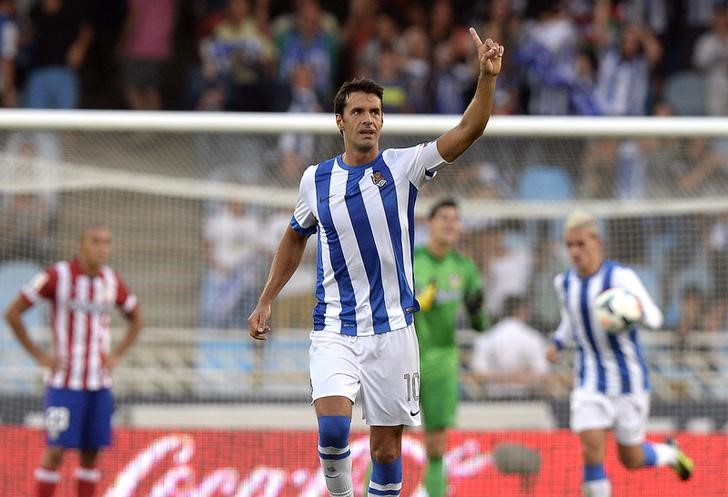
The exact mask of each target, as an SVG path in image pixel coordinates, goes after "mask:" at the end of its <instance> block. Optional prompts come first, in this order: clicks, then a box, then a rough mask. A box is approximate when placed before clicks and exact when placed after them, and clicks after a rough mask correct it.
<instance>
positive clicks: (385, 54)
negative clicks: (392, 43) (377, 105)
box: [373, 46, 413, 113]
mask: <svg viewBox="0 0 728 497" xmlns="http://www.w3.org/2000/svg"><path fill="white" fill-rule="evenodd" d="M373 77H374V79H375V80H376V81H377V83H379V84H380V85H382V87H383V88H384V95H383V97H382V110H383V111H384V112H386V113H404V112H411V111H412V108H413V105H412V104H410V101H409V94H408V93H407V89H408V83H409V82H408V81H407V74H406V73H405V72H404V71H403V70H402V59H401V57H400V55H399V54H398V53H397V52H396V51H395V50H394V49H393V48H392V47H389V46H384V47H382V48H381V50H380V51H379V58H378V61H377V67H376V70H375V71H374V73H373Z"/></svg>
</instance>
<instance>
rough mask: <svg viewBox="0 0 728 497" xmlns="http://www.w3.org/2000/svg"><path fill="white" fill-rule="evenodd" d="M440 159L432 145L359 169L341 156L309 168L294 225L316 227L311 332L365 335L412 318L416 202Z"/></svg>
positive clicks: (396, 152)
mask: <svg viewBox="0 0 728 497" xmlns="http://www.w3.org/2000/svg"><path fill="white" fill-rule="evenodd" d="M444 164H445V163H444V160H443V158H442V157H441V156H440V153H439V152H438V150H437V145H436V143H435V142H431V143H428V144H421V145H417V146H415V147H410V148H404V149H387V150H384V151H383V152H381V153H380V154H379V155H378V156H377V158H376V159H375V160H374V161H372V162H370V163H369V164H363V165H361V166H355V167H353V166H349V165H347V164H345V163H344V161H343V159H342V156H338V157H335V158H333V159H329V160H327V161H325V162H322V163H320V164H318V165H313V166H310V167H308V169H306V171H305V172H304V173H303V177H302V178H301V184H300V188H299V194H298V204H297V205H296V209H295V211H294V213H293V218H292V219H291V226H292V227H293V229H295V230H296V231H298V232H299V233H301V234H303V235H312V234H313V233H316V232H317V231H318V262H317V278H316V305H315V307H314V310H313V329H314V331H319V330H326V331H333V332H337V333H343V334H345V335H352V336H366V335H372V334H376V333H385V332H388V331H392V330H398V329H401V328H405V327H407V326H408V325H409V324H411V323H412V313H414V312H415V311H417V309H418V305H417V302H416V300H415V296H414V277H413V271H412V258H413V256H412V250H413V245H414V243H413V236H414V207H415V199H416V198H417V191H418V189H419V187H420V185H422V183H424V182H425V181H426V180H428V179H431V178H432V177H434V176H435V173H436V171H437V169H439V168H440V167H442V166H443V165H444Z"/></svg>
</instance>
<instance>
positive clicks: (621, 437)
mask: <svg viewBox="0 0 728 497" xmlns="http://www.w3.org/2000/svg"><path fill="white" fill-rule="evenodd" d="M649 412H650V394H649V393H647V392H640V393H631V394H626V395H615V396H607V395H604V394H602V393H595V392H586V391H584V390H578V389H577V390H574V391H573V392H571V429H572V430H573V431H574V432H577V433H578V432H580V431H584V430H592V429H601V428H613V429H614V437H615V438H616V439H617V442H618V443H619V444H620V445H627V446H632V445H638V444H641V443H642V442H643V441H644V439H645V432H646V424H647V416H648V415H649Z"/></svg>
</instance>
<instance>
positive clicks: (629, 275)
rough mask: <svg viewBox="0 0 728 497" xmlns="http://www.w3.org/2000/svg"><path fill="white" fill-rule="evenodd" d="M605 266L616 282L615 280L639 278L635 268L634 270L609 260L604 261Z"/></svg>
mask: <svg viewBox="0 0 728 497" xmlns="http://www.w3.org/2000/svg"><path fill="white" fill-rule="evenodd" d="M604 265H605V267H606V268H607V270H610V271H611V272H612V280H614V279H615V278H616V279H617V280H619V279H622V278H625V279H628V280H630V279H634V278H638V276H637V271H635V270H634V268H632V267H630V266H628V265H626V264H622V263H621V262H618V261H613V260H607V261H604Z"/></svg>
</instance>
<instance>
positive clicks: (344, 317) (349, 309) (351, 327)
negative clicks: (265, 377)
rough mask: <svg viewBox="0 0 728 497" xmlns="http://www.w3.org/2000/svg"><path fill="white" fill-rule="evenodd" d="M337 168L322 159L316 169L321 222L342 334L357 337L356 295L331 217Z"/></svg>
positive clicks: (332, 163)
mask: <svg viewBox="0 0 728 497" xmlns="http://www.w3.org/2000/svg"><path fill="white" fill-rule="evenodd" d="M333 167H334V159H329V160H328V161H326V162H322V163H321V164H320V165H319V167H318V168H317V169H316V197H317V199H318V214H319V222H320V223H321V226H322V227H323V228H324V230H325V232H326V240H327V242H328V246H329V256H330V258H331V266H332V267H333V269H334V278H335V279H336V283H337V284H338V286H339V300H340V302H341V312H339V320H340V321H341V333H342V334H344V335H351V336H356V297H355V295H354V288H353V286H352V284H351V277H350V276H349V270H348V268H347V266H346V259H345V258H344V252H343V250H342V249H341V242H340V241H339V234H338V233H337V232H336V227H335V226H334V221H333V219H332V218H331V206H330V205H329V202H330V201H331V196H330V189H331V171H332V169H333Z"/></svg>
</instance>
